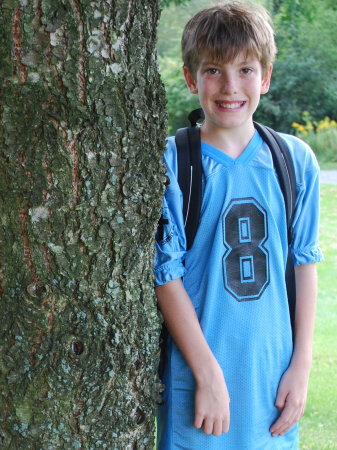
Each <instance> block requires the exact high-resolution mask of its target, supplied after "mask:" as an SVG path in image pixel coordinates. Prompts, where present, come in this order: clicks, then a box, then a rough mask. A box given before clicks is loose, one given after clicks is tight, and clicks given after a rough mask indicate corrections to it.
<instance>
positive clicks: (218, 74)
mask: <svg viewBox="0 0 337 450" xmlns="http://www.w3.org/2000/svg"><path fill="white" fill-rule="evenodd" d="M271 73H272V67H270V68H269V69H268V70H267V71H266V73H264V74H263V73H262V67H261V64H260V62H259V61H258V59H257V58H255V57H253V56H247V55H246V54H245V53H244V52H243V53H239V55H238V56H237V57H236V58H235V60H234V61H232V62H227V63H214V62H212V61H207V59H206V58H202V59H201V62H200V65H199V68H198V70H197V73H196V75H195V76H193V75H192V73H191V72H190V70H189V69H188V68H187V67H185V68H184V75H185V79H186V83H187V86H188V88H189V90H190V92H191V93H192V94H198V95H199V100H200V104H201V107H202V108H203V110H204V113H205V124H204V125H205V128H207V129H208V130H209V131H211V130H212V131H216V130H218V131H219V129H226V130H229V129H240V130H241V131H242V132H244V131H245V130H248V129H251V127H252V121H253V113H254V112H255V110H256V108H257V106H258V104H259V101H260V95H261V94H265V93H266V92H268V89H269V85H270V78H271ZM214 127H215V128H214ZM247 127H248V128H247Z"/></svg>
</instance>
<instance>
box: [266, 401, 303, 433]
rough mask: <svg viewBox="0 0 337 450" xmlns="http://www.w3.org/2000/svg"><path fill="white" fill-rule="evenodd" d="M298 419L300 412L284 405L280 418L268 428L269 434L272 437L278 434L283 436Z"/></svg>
mask: <svg viewBox="0 0 337 450" xmlns="http://www.w3.org/2000/svg"><path fill="white" fill-rule="evenodd" d="M299 419H300V410H299V409H298V408H292V407H291V406H289V405H286V406H285V408H284V409H283V411H282V413H281V415H280V417H279V418H278V419H277V420H276V422H275V423H274V424H273V425H272V426H271V427H270V432H271V433H272V435H273V436H276V435H278V434H285V433H286V432H287V431H289V430H290V428H291V427H292V426H293V425H294V424H295V423H296V422H298V421H299Z"/></svg>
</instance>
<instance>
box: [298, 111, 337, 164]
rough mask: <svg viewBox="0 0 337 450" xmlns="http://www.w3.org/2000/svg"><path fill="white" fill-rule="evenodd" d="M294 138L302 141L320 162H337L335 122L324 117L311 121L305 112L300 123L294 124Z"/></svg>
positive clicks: (336, 125) (336, 124) (336, 126)
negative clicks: (296, 137)
mask: <svg viewBox="0 0 337 450" xmlns="http://www.w3.org/2000/svg"><path fill="white" fill-rule="evenodd" d="M292 127H293V128H294V129H295V134H296V136H298V137H300V138H301V139H303V140H304V141H305V142H307V144H309V145H310V147H311V148H312V149H313V150H314V152H315V153H316V155H317V158H318V159H319V160H321V161H329V162H337V122H336V121H335V120H331V119H330V118H329V117H325V118H324V119H322V120H320V121H318V122H317V121H315V120H313V119H312V117H311V115H310V114H309V113H308V112H307V111H305V112H304V113H303V114H302V123H297V122H294V123H293V124H292Z"/></svg>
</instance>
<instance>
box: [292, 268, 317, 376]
mask: <svg viewBox="0 0 337 450" xmlns="http://www.w3.org/2000/svg"><path fill="white" fill-rule="evenodd" d="M295 278H296V314H295V336H294V353H293V358H292V362H293V363H298V364H300V365H302V366H303V367H308V368H310V366H311V363H312V341H313V333H314V323H315V314H316V297H317V275H316V265H315V264H305V265H301V266H298V267H295Z"/></svg>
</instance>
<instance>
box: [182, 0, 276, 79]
mask: <svg viewBox="0 0 337 450" xmlns="http://www.w3.org/2000/svg"><path fill="white" fill-rule="evenodd" d="M276 51H277V50H276V45H275V40H274V32H273V28H272V24H271V19H270V17H269V15H268V13H267V11H266V10H265V9H264V8H262V7H261V6H259V5H253V4H249V3H241V2H230V3H223V4H219V5H216V6H212V7H210V8H206V9H204V10H202V11H200V12H198V13H197V14H196V15H195V16H194V17H193V18H192V19H191V20H190V21H189V22H188V23H187V24H186V26H185V29H184V33H183V36H182V57H183V61H184V66H185V67H187V68H188V69H189V70H190V72H191V74H192V75H194V76H195V75H196V72H197V70H198V68H199V65H200V62H201V60H202V59H203V58H205V57H207V59H211V60H212V61H214V62H231V61H233V60H234V59H235V58H236V57H237V56H238V55H239V54H240V53H242V52H243V53H246V54H247V56H251V57H252V56H253V57H255V58H257V59H258V61H259V62H260V64H261V67H262V73H263V74H265V73H266V71H267V70H268V68H269V67H270V66H271V65H272V63H273V61H274V59H275V55H276Z"/></svg>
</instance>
